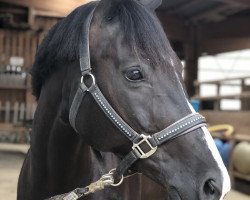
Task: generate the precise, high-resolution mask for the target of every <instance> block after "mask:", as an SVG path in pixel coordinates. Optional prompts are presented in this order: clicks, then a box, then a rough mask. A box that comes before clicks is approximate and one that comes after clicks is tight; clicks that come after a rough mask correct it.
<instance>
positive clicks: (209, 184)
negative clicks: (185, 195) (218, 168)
mask: <svg viewBox="0 0 250 200" xmlns="http://www.w3.org/2000/svg"><path fill="white" fill-rule="evenodd" d="M203 189H204V193H205V194H206V195H214V194H215V192H216V187H215V181H214V180H212V179H209V180H207V181H206V182H205V184H204V188H203Z"/></svg>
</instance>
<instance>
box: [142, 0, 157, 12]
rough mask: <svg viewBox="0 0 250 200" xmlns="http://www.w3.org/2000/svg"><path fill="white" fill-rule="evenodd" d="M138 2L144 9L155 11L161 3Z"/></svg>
mask: <svg viewBox="0 0 250 200" xmlns="http://www.w3.org/2000/svg"><path fill="white" fill-rule="evenodd" d="M138 1H139V3H140V4H142V5H144V6H145V7H147V8H148V9H151V10H155V9H156V8H158V7H159V6H160V5H161V3H162V0H138Z"/></svg>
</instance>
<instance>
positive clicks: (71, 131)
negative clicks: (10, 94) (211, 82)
mask: <svg viewBox="0 0 250 200" xmlns="http://www.w3.org/2000/svg"><path fill="white" fill-rule="evenodd" d="M145 2H146V3H145ZM145 2H143V1H139V2H138V1H136V0H102V1H100V2H93V3H89V4H87V5H84V6H81V7H79V8H77V9H76V10H75V11H73V12H72V13H71V14H70V15H69V16H68V17H66V18H65V19H63V20H62V21H61V22H59V23H58V24H57V25H55V27H54V28H53V29H52V30H51V31H50V32H49V34H48V35H47V37H46V38H45V39H44V41H43V43H42V44H41V45H40V47H39V49H38V52H37V55H36V60H35V63H34V66H33V69H32V76H33V93H34V95H35V96H36V97H37V99H38V107H37V111H36V113H35V118H34V122H33V127H32V135H31V148H30V150H29V152H28V154H27V157H26V159H25V161H24V164H23V168H22V171H21V174H20V177H19V183H18V200H40V199H45V198H49V197H51V196H54V195H57V194H62V193H67V192H69V191H72V190H73V189H75V188H78V187H84V186H86V185H89V184H90V183H91V182H94V181H96V180H98V179H99V178H100V177H101V175H103V174H105V173H107V172H108V171H110V169H113V168H115V167H116V166H117V165H119V163H120V160H123V158H124V157H125V156H126V155H127V154H128V153H129V152H131V146H132V143H131V141H133V142H134V143H135V141H136V139H133V140H132V139H131V141H130V140H129V139H130V137H132V136H135V138H136V137H137V135H138V134H137V133H140V134H144V135H146V136H145V137H146V139H145V140H143V142H144V143H145V144H147V145H148V146H150V144H151V145H152V146H154V147H151V146H150V148H151V149H150V150H149V153H150V157H149V155H148V156H147V157H148V158H146V159H139V158H142V157H143V156H141V155H139V156H138V157H136V159H139V160H137V161H136V162H135V160H134V161H133V162H134V163H133V162H131V161H129V160H125V161H124V160H123V161H122V163H123V164H124V165H125V166H126V165H128V163H130V162H131V166H130V165H129V166H126V167H124V168H129V171H131V170H132V171H135V172H138V173H142V174H143V175H145V176H146V177H148V178H150V179H148V178H145V177H144V176H138V175H134V176H131V177H128V178H127V179H126V180H125V182H124V183H123V184H122V185H121V186H119V187H118V188H112V187H108V188H106V189H105V190H103V191H99V192H97V193H95V194H91V195H89V196H86V197H84V198H83V199H97V200H100V199H108V200H111V199H121V200H122V199H124V200H125V199H128V200H129V199H130V200H139V199H143V200H147V199H148V200H156V199H172V200H178V199H182V200H198V199H199V200H219V199H223V197H224V195H225V194H226V193H227V192H228V190H229V189H230V180H229V176H228V174H227V171H226V169H225V167H224V165H223V163H222V161H221V158H220V156H219V154H218V151H217V150H216V147H215V145H214V143H213V141H212V138H211V136H210V134H209V132H208V131H207V129H206V128H205V127H203V125H202V127H201V126H199V127H198V128H197V127H196V128H194V125H193V124H192V123H196V122H195V121H196V120H198V119H195V118H194V119H192V120H191V118H192V117H193V116H196V115H197V114H195V113H194V110H193V109H192V107H191V106H190V104H189V102H188V100H187V95H186V93H185V91H184V89H183V88H184V86H183V81H182V66H181V63H180V61H179V59H178V58H177V57H176V55H175V53H174V52H173V50H172V49H171V47H170V44H169V42H168V40H167V38H166V36H165V34H164V31H163V29H162V27H161V25H160V23H159V21H158V20H157V18H156V17H155V14H154V9H155V4H154V3H152V1H146V0H145ZM144 3H145V4H144ZM91 14H93V18H92V20H89V16H90V15H91ZM90 22H91V24H90V26H88V23H90ZM86 24H87V25H86ZM86 27H87V28H86ZM88 31H89V32H88ZM88 37H89V40H88ZM84 38H85V39H86V38H87V40H86V41H85V40H84ZM88 42H89V44H88ZM79 49H80V51H79ZM88 50H89V52H90V53H89V52H88ZM81 54H82V55H81ZM89 55H90V57H88V56H89ZM89 60H90V62H91V67H92V71H91V69H90V68H87V71H88V73H87V75H86V73H83V72H84V70H85V69H84V67H86V66H84V64H85V63H86V62H88V61H89ZM80 66H81V70H80ZM92 73H93V74H92ZM81 76H82V80H81ZM91 79H92V82H91ZM94 79H96V84H97V85H98V86H99V87H100V91H101V93H103V95H104V96H105V98H106V99H107V102H109V103H110V104H111V105H112V107H113V109H114V112H113V113H114V114H117V116H120V117H121V120H120V121H121V124H125V126H127V127H130V128H131V130H134V132H133V131H132V133H133V134H132V135H131V133H130V132H129V131H127V132H126V130H125V129H123V126H122V125H121V124H120V125H119V123H118V122H115V121H114V120H113V121H112V116H113V115H109V114H108V112H106V113H105V112H104V111H105V107H102V106H101V105H100V106H101V107H100V106H98V104H97V103H98V100H97V99H95V100H94V98H93V97H94V96H93V94H92V95H91V94H90V93H91V91H92V90H93V88H92V87H95V82H94ZM80 82H81V83H80ZM83 82H86V85H87V86H86V85H85V84H83ZM79 85H80V90H79ZM83 86H84V87H85V86H86V87H89V88H87V89H82V87H83ZM81 90H82V91H81ZM78 91H80V97H81V102H80V103H79V101H77V98H78V97H77V98H76V94H77V93H78ZM74 102H76V103H78V104H77V105H78V107H77V109H74V108H73V113H75V114H73V123H72V122H71V123H70V118H72V116H70V113H71V108H72V105H74V104H75V103H74ZM105 105H106V104H105ZM73 107H74V106H73ZM104 113H105V114H106V115H105V114H104ZM186 116H188V117H186ZM180 119H181V121H179V120H180ZM189 119H190V122H187V120H189ZM123 120H124V123H123ZM201 120H203V119H202V117H201ZM71 121H72V120H71ZM176 121H178V122H177V123H175V124H174V125H172V126H170V125H171V124H173V123H174V122H176ZM185 122H186V123H185ZM182 123H183V124H182ZM188 123H191V124H192V126H191V127H189V128H188V130H187V131H186V132H182V133H181V134H179V133H178V135H174V136H173V137H172V138H171V141H170V140H166V141H165V138H166V137H167V135H168V133H166V130H167V129H165V128H166V127H168V126H170V130H172V131H173V132H175V131H177V132H178V131H179V129H183V127H184V126H185V124H186V125H188ZM126 124H127V125H126ZM177 125H178V126H179V125H180V126H179V127H176V126H177ZM198 125H199V124H198ZM171 127H172V128H171ZM173 127H174V128H173ZM130 128H128V129H129V130H130ZM163 129H164V130H163ZM162 130H163V131H162ZM172 131H170V132H172ZM122 133H123V134H122ZM154 133H159V134H154ZM184 133H185V134H184ZM126 134H127V135H126ZM156 135H157V136H156ZM139 136H140V137H139V138H141V136H142V135H139ZM179 136H180V137H179ZM152 138H153V139H152ZM137 139H138V138H137ZM161 140H164V141H165V142H164V143H161V142H160V141H161ZM146 142H148V143H146ZM145 144H144V145H145ZM159 144H161V145H160V146H159ZM157 146H158V149H157V150H156V148H157ZM141 148H142V147H141ZM138 149H139V147H138V146H137V147H136V148H135V149H133V151H132V155H135V154H133V152H135V151H137V152H138ZM152 149H155V150H156V152H152ZM143 151H144V150H143ZM130 154H131V153H130ZM141 154H143V153H141ZM151 154H152V155H151ZM136 155H138V153H137V154H136ZM118 168H119V167H118ZM124 171H125V170H124ZM129 171H128V172H129ZM158 184H159V185H158Z"/></svg>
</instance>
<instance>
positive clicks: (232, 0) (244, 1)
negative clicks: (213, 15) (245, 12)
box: [215, 0, 250, 7]
mask: <svg viewBox="0 0 250 200" xmlns="http://www.w3.org/2000/svg"><path fill="white" fill-rule="evenodd" d="M215 1H218V2H223V3H228V4H231V5H236V6H247V7H250V1H249V0H215Z"/></svg>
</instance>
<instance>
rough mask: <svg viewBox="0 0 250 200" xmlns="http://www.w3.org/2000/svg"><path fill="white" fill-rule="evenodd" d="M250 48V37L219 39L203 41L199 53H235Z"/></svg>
mask: <svg viewBox="0 0 250 200" xmlns="http://www.w3.org/2000/svg"><path fill="white" fill-rule="evenodd" d="M249 48H250V36H249V37H245V38H242V37H241V38H219V39H209V40H203V41H202V42H201V52H202V53H207V54H218V53H223V52H229V51H237V50H242V49H249Z"/></svg>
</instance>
